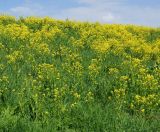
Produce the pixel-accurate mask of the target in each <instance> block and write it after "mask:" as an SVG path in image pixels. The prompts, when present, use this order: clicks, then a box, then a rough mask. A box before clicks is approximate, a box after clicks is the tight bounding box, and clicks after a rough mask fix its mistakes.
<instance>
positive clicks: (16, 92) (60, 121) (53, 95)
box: [0, 15, 160, 132]
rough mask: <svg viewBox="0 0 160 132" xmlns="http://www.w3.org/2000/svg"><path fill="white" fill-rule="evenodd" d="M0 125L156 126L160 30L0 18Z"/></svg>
mask: <svg viewBox="0 0 160 132" xmlns="http://www.w3.org/2000/svg"><path fill="white" fill-rule="evenodd" d="M0 131H4V132H7V131H16V132H18V131H20V132H25V131H27V132H28V131H37V132H41V131H42V132H43V131H47V132H49V131H64V132H74V131H84V132H92V131H95V132H105V131H108V132H111V131H113V132H114V131H115V132H117V131H118V132H121V131H122V132H124V131H127V132H129V131H131V132H132V131H135V132H138V131H145V132H146V131H153V132H156V131H157V132H158V131H160V29H159V28H150V27H141V26H135V25H118V24H117V25H116V24H100V23H89V22H74V21H70V20H65V21H61V20H55V19H51V18H48V17H45V18H38V17H37V18H36V17H27V18H23V17H20V18H19V19H16V18H14V17H12V16H3V15H2V16H0Z"/></svg>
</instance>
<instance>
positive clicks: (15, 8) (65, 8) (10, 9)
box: [0, 0, 160, 27]
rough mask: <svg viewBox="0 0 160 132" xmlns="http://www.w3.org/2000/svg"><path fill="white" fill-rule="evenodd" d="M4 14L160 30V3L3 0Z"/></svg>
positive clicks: (155, 0)
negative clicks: (137, 26) (133, 25)
mask: <svg viewBox="0 0 160 132" xmlns="http://www.w3.org/2000/svg"><path fill="white" fill-rule="evenodd" d="M0 13H1V14H7V15H13V16H16V17H19V16H24V17H26V16H40V17H44V16H49V17H53V18H55V19H63V20H65V19H70V20H76V21H89V22H101V23H116V24H136V25H144V26H152V27H160V0H0Z"/></svg>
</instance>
